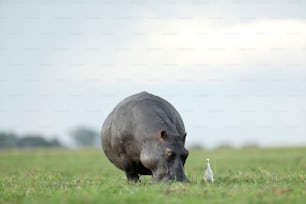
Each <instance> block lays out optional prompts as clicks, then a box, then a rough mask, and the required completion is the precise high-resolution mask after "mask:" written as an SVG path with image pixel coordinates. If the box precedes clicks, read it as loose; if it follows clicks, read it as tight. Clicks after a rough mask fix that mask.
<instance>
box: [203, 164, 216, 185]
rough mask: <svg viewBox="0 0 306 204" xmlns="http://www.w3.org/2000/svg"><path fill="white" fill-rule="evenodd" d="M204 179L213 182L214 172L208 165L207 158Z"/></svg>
mask: <svg viewBox="0 0 306 204" xmlns="http://www.w3.org/2000/svg"><path fill="white" fill-rule="evenodd" d="M204 180H205V181H206V182H210V183H213V182H214V173H213V171H212V169H211V167H210V163H209V159H206V169H205V172H204Z"/></svg>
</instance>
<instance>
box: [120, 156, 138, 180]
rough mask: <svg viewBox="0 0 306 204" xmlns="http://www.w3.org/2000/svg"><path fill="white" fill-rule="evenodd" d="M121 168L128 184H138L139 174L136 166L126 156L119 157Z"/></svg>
mask: <svg viewBox="0 0 306 204" xmlns="http://www.w3.org/2000/svg"><path fill="white" fill-rule="evenodd" d="M121 162H122V166H123V168H124V171H125V175H126V178H127V179H128V182H134V183H136V182H138V181H139V173H138V170H137V168H138V167H137V164H136V162H135V161H132V160H131V159H129V158H127V157H126V156H121Z"/></svg>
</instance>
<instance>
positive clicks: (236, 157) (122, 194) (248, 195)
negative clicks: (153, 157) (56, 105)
mask: <svg viewBox="0 0 306 204" xmlns="http://www.w3.org/2000/svg"><path fill="white" fill-rule="evenodd" d="M206 158H210V161H211V166H212V168H213V170H214V174H215V182H214V183H213V184H210V183H205V182H204V181H203V172H204V169H205V160H206ZM305 170H306V147H292V148H290V147H287V148H257V147H248V148H238V149H232V148H219V149H214V150H209V151H208V150H202V149H190V154H189V157H188V159H187V162H186V164H185V173H186V175H187V177H188V178H189V179H190V181H191V182H190V183H177V182H170V183H152V182H151V177H150V176H143V177H141V182H139V183H136V184H128V183H127V181H126V179H125V175H124V173H123V172H122V171H120V170H119V169H117V168H116V167H115V166H113V165H112V164H111V163H110V162H109V161H108V160H107V158H106V157H105V155H104V153H103V151H102V150H101V149H83V150H67V149H32V150H17V149H14V150H1V151H0V203H5V204H6V203H29V204H30V203H31V204H32V203H46V204H47V203H50V204H51V203H133V204H136V203H158V204H161V203H175V204H177V203H188V204H192V203H286V204H287V203H306V177H305Z"/></svg>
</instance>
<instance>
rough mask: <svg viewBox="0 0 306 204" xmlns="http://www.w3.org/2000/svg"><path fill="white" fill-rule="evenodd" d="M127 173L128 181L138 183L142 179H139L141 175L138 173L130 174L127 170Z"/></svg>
mask: <svg viewBox="0 0 306 204" xmlns="http://www.w3.org/2000/svg"><path fill="white" fill-rule="evenodd" d="M125 174H126V177H127V179H128V183H137V182H140V179H139V175H138V174H137V175H136V174H128V173H127V172H125Z"/></svg>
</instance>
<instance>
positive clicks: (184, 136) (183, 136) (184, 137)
mask: <svg viewBox="0 0 306 204" xmlns="http://www.w3.org/2000/svg"><path fill="white" fill-rule="evenodd" d="M186 136H187V133H185V134H183V135H182V140H183V142H185V140H186Z"/></svg>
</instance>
